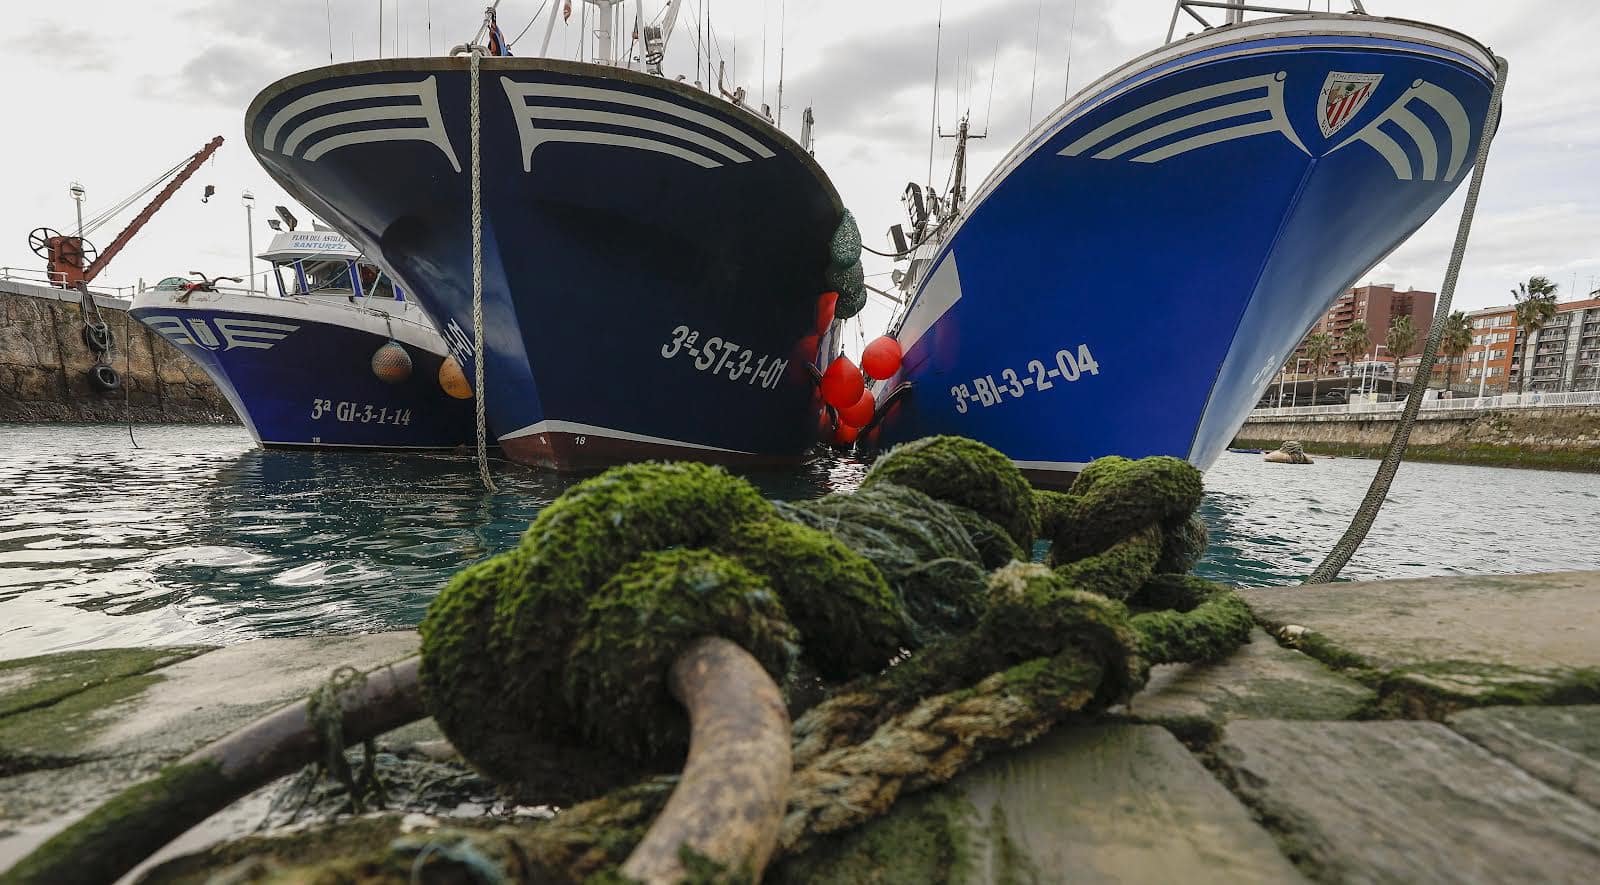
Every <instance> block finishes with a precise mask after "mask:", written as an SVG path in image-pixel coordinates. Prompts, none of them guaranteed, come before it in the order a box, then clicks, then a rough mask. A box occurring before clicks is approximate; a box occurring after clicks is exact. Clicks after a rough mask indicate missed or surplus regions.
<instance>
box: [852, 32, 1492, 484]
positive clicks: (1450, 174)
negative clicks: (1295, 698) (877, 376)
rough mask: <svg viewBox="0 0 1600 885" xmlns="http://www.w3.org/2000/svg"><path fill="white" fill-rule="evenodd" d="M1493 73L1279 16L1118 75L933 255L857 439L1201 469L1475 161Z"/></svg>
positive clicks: (1067, 461) (1031, 460) (1064, 114)
mask: <svg viewBox="0 0 1600 885" xmlns="http://www.w3.org/2000/svg"><path fill="white" fill-rule="evenodd" d="M1490 65H1492V59H1491V58H1490V56H1489V55H1488V54H1487V51H1485V50H1482V49H1481V47H1477V46H1476V44H1473V43H1471V42H1470V41H1467V40H1466V39H1465V38H1461V37H1460V36H1459V35H1454V34H1451V33H1450V32H1445V31H1440V30H1437V29H1433V28H1429V27H1427V26H1421V25H1416V24H1413V23H1403V24H1402V23H1391V22H1387V21H1384V20H1377V19H1367V18H1328V17H1324V16H1292V17H1286V18H1283V19H1269V20H1266V21H1264V22H1255V23H1251V24H1249V25H1244V26H1238V27H1232V28H1221V29H1216V30H1214V31H1210V32H1207V33H1206V34H1203V35H1201V36H1200V37H1197V38H1191V39H1190V40H1187V41H1183V42H1180V43H1177V44H1173V45H1171V46H1169V47H1166V48H1164V49H1163V50H1160V51H1158V52H1157V53H1153V54H1151V55H1150V56H1147V57H1145V58H1143V59H1139V60H1136V61H1135V62H1133V63H1130V64H1129V65H1128V66H1125V67H1124V68H1122V69H1120V70H1118V71H1115V72H1113V73H1112V74H1110V75H1108V76H1107V77H1106V78H1105V79H1103V80H1101V81H1100V82H1099V83H1096V84H1095V85H1093V86H1091V87H1090V88H1089V89H1087V90H1085V91H1084V92H1083V93H1081V94H1080V95H1079V96H1078V97H1077V98H1075V99H1074V100H1073V101H1072V102H1070V103H1069V104H1068V105H1065V106H1063V108H1062V109H1060V110H1059V111H1057V113H1056V114H1055V115H1054V116H1053V117H1052V118H1051V119H1050V120H1047V121H1046V122H1045V123H1044V124H1042V125H1041V127H1040V128H1038V129H1036V130H1035V131H1034V133H1033V134H1032V135H1030V137H1029V138H1028V139H1027V140H1025V141H1024V143H1023V144H1021V145H1019V146H1018V148H1017V149H1016V150H1014V151H1013V152H1012V154H1011V155H1010V156H1009V157H1008V158H1007V159H1006V160H1005V161H1003V162H1002V164H1001V166H1000V167H999V169H998V170H997V172H996V173H995V174H994V175H993V176H991V178H990V179H989V180H988V181H987V182H986V183H985V185H984V186H983V187H982V188H981V189H980V190H979V191H978V192H977V193H976V195H975V197H974V199H973V202H972V204H971V205H970V207H969V209H968V211H967V213H966V215H965V217H964V218H963V219H962V220H961V222H960V224H959V226H958V227H956V229H955V230H954V232H953V234H951V235H949V236H947V237H946V239H945V240H944V241H943V242H942V244H941V246H940V247H939V249H938V250H937V252H935V253H933V255H932V257H931V262H930V264H929V265H928V266H929V267H930V268H931V270H930V272H928V273H927V274H926V275H925V276H924V277H923V279H922V280H921V282H920V284H919V288H918V290H917V292H916V295H915V300H914V301H913V303H912V306H911V307H910V308H909V310H908V311H907V314H906V317H905V319H904V321H903V322H902V323H901V325H900V329H899V333H898V334H899V337H900V340H901V343H902V346H903V347H904V348H905V350H906V357H905V360H904V364H903V368H902V370H901V372H900V373H899V374H898V375H897V376H896V377H895V378H893V379H890V381H889V389H895V388H898V387H901V386H904V385H909V388H910V389H909V391H908V392H907V393H905V394H902V395H901V396H899V397H897V398H896V399H895V401H894V404H893V405H892V406H891V407H890V408H888V409H885V410H884V411H883V412H882V414H880V415H879V416H878V423H877V425H876V426H875V427H874V428H873V431H872V432H871V433H870V434H869V436H868V439H869V440H870V441H871V442H875V443H877V444H879V445H887V444H892V443H895V442H899V441H903V440H908V439H913V438H916V437H919V436H925V435H928V434H932V433H953V434H959V435H963V436H970V437H974V438H977V439H980V440H983V441H984V442H987V443H989V444H991V445H994V446H995V447H997V448H999V449H1000V450H1001V451H1003V452H1005V453H1006V454H1008V455H1009V456H1011V458H1012V459H1013V460H1015V461H1016V462H1017V464H1018V465H1019V466H1020V467H1022V468H1023V469H1024V470H1025V471H1026V472H1028V473H1029V475H1030V477H1031V478H1033V479H1034V480H1035V481H1036V482H1040V483H1041V484H1045V485H1061V484H1064V483H1066V482H1069V481H1070V479H1071V477H1072V476H1073V475H1075V474H1076V472H1077V471H1078V470H1079V469H1081V467H1082V466H1083V465H1084V464H1085V463H1087V462H1089V461H1091V460H1093V459H1095V458H1098V457H1101V456H1105V455H1124V456H1128V457H1142V456H1148V455H1173V456H1177V457H1183V458H1187V459H1188V460H1189V461H1191V462H1192V463H1194V464H1195V465H1197V466H1199V467H1201V468H1202V469H1203V468H1206V467H1209V466H1210V465H1211V464H1212V463H1213V462H1214V461H1215V460H1216V458H1217V456H1218V455H1219V454H1220V453H1221V452H1222V451H1223V449H1224V448H1225V447H1226V446H1227V444H1228V443H1229V442H1230V441H1231V439H1232V437H1233V435H1234V433H1235V432H1236V431H1237V429H1238V428H1239V426H1240V425H1241V424H1242V423H1243V421H1244V420H1245V418H1246V417H1247V415H1248V413H1249V411H1250V409H1251V408H1252V407H1253V406H1254V404H1255V403H1256V402H1257V400H1258V399H1259V398H1260V396H1261V394H1262V392H1263V391H1264V390H1265V388H1266V387H1267V385H1268V384H1269V383H1271V381H1272V380H1273V378H1274V377H1275V375H1276V373H1277V372H1278V369H1279V367H1280V366H1281V365H1282V364H1283V362H1284V360H1285V359H1286V358H1287V357H1288V356H1289V355H1290V353H1291V352H1292V351H1293V349H1294V348H1295V346H1296V345H1297V344H1298V342H1299V341H1300V339H1301V337H1302V336H1303V335H1304V334H1305V332H1306V331H1307V330H1308V329H1309V328H1310V327H1311V325H1312V324H1313V323H1314V322H1315V321H1316V320H1317V318H1318V317H1319V316H1320V315H1321V314H1322V313H1323V311H1325V310H1326V309H1327V307H1328V306H1329V304H1330V303H1331V302H1332V300H1333V299H1334V298H1336V297H1337V296H1338V294H1339V293H1340V292H1343V291H1345V290H1346V289H1347V288H1348V287H1349V286H1350V285H1351V284H1352V283H1354V282H1355V281H1356V279H1357V278H1358V277H1359V276H1360V275H1361V274H1363V273H1365V272H1366V271H1367V270H1368V269H1369V268H1370V267H1372V266H1373V265H1374V264H1376V263H1377V262H1378V261H1380V260H1381V259H1382V258H1383V257H1384V256H1385V255H1387V254H1388V253H1389V252H1390V251H1391V250H1393V249H1394V248H1395V247H1396V246H1397V245H1398V244H1399V243H1400V242H1402V241H1403V240H1404V239H1405V238H1406V237H1407V236H1409V235H1410V234H1411V233H1412V232H1413V231H1415V230H1416V229H1417V227H1419V226H1420V225H1421V224H1422V223H1423V222H1424V221H1425V220H1427V219H1428V218H1429V217H1430V216H1431V215H1432V214H1433V213H1434V212H1435V211H1436V210H1437V209H1438V208H1439V206H1440V205H1441V204H1442V203H1443V202H1444V201H1445V199H1446V198H1448V197H1449V195H1450V194H1451V192H1452V191H1453V190H1454V189H1455V188H1456V187H1457V186H1458V185H1460V184H1461V182H1462V181H1464V180H1466V178H1468V177H1469V175H1470V173H1471V162H1472V157H1473V156H1474V153H1475V151H1476V148H1477V143H1478V138H1479V136H1480V134H1481V131H1482V127H1483V121H1484V117H1485V113H1486V110H1487V105H1488V99H1489V94H1490V91H1491V87H1492V83H1493V73H1492V68H1491V67H1490ZM1330 94H1331V95H1332V96H1333V98H1332V100H1330V98H1329V96H1330ZM1341 95H1342V96H1344V98H1348V99H1349V101H1347V102H1343V103H1342V104H1341V101H1342V100H1341V99H1340V96H1341ZM1330 127H1331V128H1332V131H1329V128H1330ZM1382 334H1383V332H1382V330H1375V331H1374V337H1375V338H1380V339H1381V337H1382Z"/></svg>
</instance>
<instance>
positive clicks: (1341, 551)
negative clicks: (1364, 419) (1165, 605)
mask: <svg viewBox="0 0 1600 885" xmlns="http://www.w3.org/2000/svg"><path fill="white" fill-rule="evenodd" d="M1507 69H1508V65H1507V64H1506V60H1505V59H1503V58H1500V57H1499V56H1496V57H1495V78H1494V92H1493V93H1492V94H1491V95H1490V96H1489V111H1488V113H1487V114H1486V115H1485V116H1484V120H1483V138H1482V139H1480V140H1479V141H1478V158H1477V160H1476V162H1474V163H1473V166H1472V183H1471V184H1470V185H1469V186H1468V187H1467V202H1466V205H1464V206H1462V207H1461V223H1460V225H1459V226H1458V227H1457V228H1456V244H1455V248H1454V249H1453V250H1451V252H1450V266H1449V268H1448V269H1447V270H1446V271H1445V274H1444V285H1443V286H1442V287H1440V289H1439V304H1438V306H1437V307H1436V308H1435V310H1434V314H1433V325H1432V326H1431V327H1429V329H1428V341H1427V343H1426V344H1424V345H1423V347H1422V362H1420V363H1418V364H1417V374H1416V377H1415V378H1413V379H1412V381H1411V393H1410V394H1408V395H1407V396H1406V405H1405V408H1404V409H1403V410H1402V411H1401V412H1400V423H1399V424H1398V425H1396V427H1395V429H1394V437H1393V438H1391V439H1390V440H1389V449H1388V451H1386V452H1384V455H1383V463H1382V464H1380V465H1378V475H1377V476H1374V477H1373V478H1372V485H1371V487H1369V488H1368V489H1367V496H1366V498H1364V499H1363V500H1362V501H1361V507H1360V508H1359V509H1357V510H1356V515H1355V518H1354V519H1352V520H1351V521H1350V527H1349V528H1347V529H1345V532H1344V537H1342V538H1340V539H1339V543H1337V544H1335V545H1334V546H1333V549H1332V550H1330V551H1328V557H1327V558H1326V559H1324V560H1323V561H1322V564H1321V565H1319V566H1317V570H1316V571H1314V572H1312V573H1311V577H1309V578H1306V580H1305V582H1306V583H1307V584H1326V583H1328V582H1329V581H1332V580H1333V579H1334V578H1337V577H1338V576H1339V572H1340V570H1342V569H1343V568H1344V567H1345V565H1346V564H1348V563H1349V562H1350V557H1351V556H1354V555H1355V552H1356V548H1357V547H1360V546H1361V542H1362V541H1364V540H1366V538H1367V532H1368V531H1369V530H1370V529H1371V528H1372V523H1373V521H1374V520H1376V519H1377V518H1378V511H1379V510H1380V509H1382V507H1383V501H1384V499H1385V498H1387V497H1388V495H1389V486H1390V484H1391V483H1393V482H1394V475H1395V473H1397V472H1399V470H1400V459H1401V458H1403V457H1405V453H1406V444H1407V443H1408V442H1410V440H1411V426H1412V425H1413V424H1415V423H1416V420H1417V412H1418V411H1420V410H1421V409H1422V395H1423V393H1424V392H1426V391H1427V389H1428V379H1429V378H1431V377H1433V360H1434V357H1435V356H1436V355H1437V354H1438V351H1439V340H1440V339H1441V338H1443V337H1444V324H1445V322H1446V321H1447V320H1448V319H1449V318H1450V301H1451V299H1452V298H1454V297H1455V293H1456V278H1457V277H1458V276H1460V274H1461V261H1462V259H1463V258H1464V257H1466V254H1467V234H1468V233H1470V232H1471V231H1472V216H1473V214H1474V213H1475V212H1477V210H1478V189H1479V188H1480V187H1482V185H1483V170H1484V167H1485V166H1487V165H1488V162H1489V143H1490V142H1491V141H1493V140H1494V135H1495V130H1496V129H1498V128H1499V126H1500V98H1501V96H1502V95H1503V94H1504V93H1505V88H1506V72H1507Z"/></svg>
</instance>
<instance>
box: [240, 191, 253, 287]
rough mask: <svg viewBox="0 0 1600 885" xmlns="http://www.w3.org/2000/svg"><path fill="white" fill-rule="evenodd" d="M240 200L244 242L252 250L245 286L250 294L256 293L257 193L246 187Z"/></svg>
mask: <svg viewBox="0 0 1600 885" xmlns="http://www.w3.org/2000/svg"><path fill="white" fill-rule="evenodd" d="M239 202H240V203H242V204H244V242H245V248H246V249H247V250H249V252H250V277H249V281H248V282H246V283H245V288H246V289H247V290H249V292H250V294H252V295H254V294H255V293H256V231H255V217H254V216H255V213H254V210H255V207H256V195H255V194H253V193H251V191H250V189H249V188H245V189H244V191H243V192H242V193H240V194H239Z"/></svg>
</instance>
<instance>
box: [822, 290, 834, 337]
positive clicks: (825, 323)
mask: <svg viewBox="0 0 1600 885" xmlns="http://www.w3.org/2000/svg"><path fill="white" fill-rule="evenodd" d="M838 303H839V293H838V292H823V293H822V295H820V296H819V297H818V298H817V334H818V335H821V334H823V333H824V332H827V331H828V327H829V326H831V325H833V309H834V307H835V306H837V305H838Z"/></svg>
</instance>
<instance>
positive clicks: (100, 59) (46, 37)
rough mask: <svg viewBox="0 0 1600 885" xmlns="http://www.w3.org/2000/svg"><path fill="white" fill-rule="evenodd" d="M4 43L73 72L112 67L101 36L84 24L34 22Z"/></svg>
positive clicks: (22, 52)
mask: <svg viewBox="0 0 1600 885" xmlns="http://www.w3.org/2000/svg"><path fill="white" fill-rule="evenodd" d="M0 45H4V46H6V47H8V48H10V49H11V50H12V51H14V52H16V53H18V54H19V55H25V56H29V57H33V58H39V59H46V58H48V59H49V61H50V65H51V67H54V68H58V69H60V70H65V71H70V72H73V73H81V72H104V71H109V70H111V63H110V61H109V58H110V56H109V55H108V54H107V52H106V50H105V46H104V45H103V44H102V43H101V42H100V38H99V37H98V36H96V35H95V34H94V33H93V32H91V31H88V30H85V29H84V28H75V27H71V26H63V25H54V24H50V23H48V22H34V23H33V24H32V25H31V26H30V27H29V29H28V30H27V31H26V32H24V33H22V34H19V35H17V36H16V37H13V38H11V39H10V40H7V41H6V42H5V43H4V44H0Z"/></svg>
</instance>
